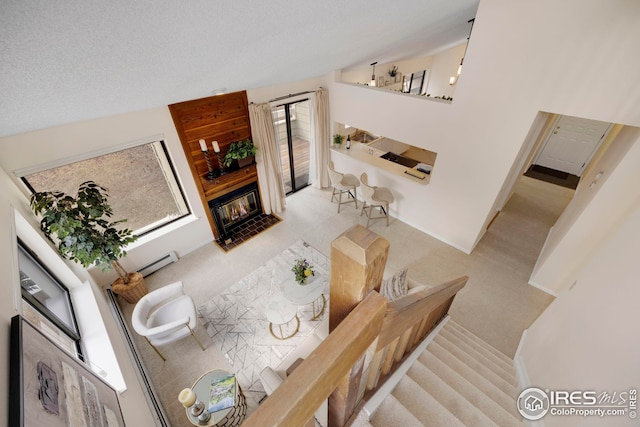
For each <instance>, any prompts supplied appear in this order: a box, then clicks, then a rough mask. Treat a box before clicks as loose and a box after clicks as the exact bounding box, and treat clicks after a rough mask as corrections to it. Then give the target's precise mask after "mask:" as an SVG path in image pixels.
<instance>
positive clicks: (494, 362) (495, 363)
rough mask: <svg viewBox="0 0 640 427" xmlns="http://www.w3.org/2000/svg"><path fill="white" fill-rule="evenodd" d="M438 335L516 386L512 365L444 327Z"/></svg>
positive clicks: (516, 381)
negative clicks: (506, 363)
mask: <svg viewBox="0 0 640 427" xmlns="http://www.w3.org/2000/svg"><path fill="white" fill-rule="evenodd" d="M440 335H441V337H442V338H446V339H447V340H448V341H450V342H452V343H453V344H455V345H456V346H457V347H459V348H460V349H461V350H463V351H464V352H466V353H469V355H470V356H471V357H473V358H474V359H476V360H477V361H478V362H480V363H482V364H483V365H484V366H486V367H487V368H490V369H491V370H492V371H493V372H495V373H496V374H497V375H499V376H500V377H501V378H502V379H504V380H505V381H506V382H508V383H510V384H511V385H513V386H514V387H517V386H518V380H517V378H516V372H515V369H513V367H512V366H508V365H505V363H504V362H502V361H501V360H499V359H497V358H495V357H494V356H493V355H492V354H491V353H487V352H486V351H484V350H483V349H481V348H478V347H477V346H476V345H474V344H473V343H470V342H469V340H466V339H464V338H460V336H459V335H457V334H456V333H454V332H452V331H449V330H447V329H446V328H445V329H443V330H442V331H441V332H440Z"/></svg>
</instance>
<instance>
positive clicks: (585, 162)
mask: <svg viewBox="0 0 640 427" xmlns="http://www.w3.org/2000/svg"><path fill="white" fill-rule="evenodd" d="M563 117H574V118H577V119H584V118H583V117H575V116H567V115H566V114H558V117H556V119H555V121H554V122H553V125H552V126H551V128H550V129H549V131H548V132H547V135H546V136H545V137H544V144H542V145H541V146H540V148H539V149H538V152H537V154H536V156H535V158H534V159H533V162H532V164H534V165H537V164H538V160H539V159H540V156H541V155H542V153H543V152H544V149H545V148H546V146H547V144H548V143H549V140H550V139H551V136H552V135H553V130H554V129H556V127H557V126H558V122H560V120H561V119H562V118H563ZM584 120H591V119H584ZM612 128H613V123H609V125H608V126H607V128H606V129H605V131H604V133H603V134H602V136H601V137H600V140H599V141H598V143H597V144H596V145H595V146H594V147H593V150H591V153H589V156H587V158H586V160H585V161H584V163H583V164H582V167H580V170H579V171H578V173H577V175H576V176H578V177H582V173H583V172H584V170H585V169H586V167H587V166H588V165H589V163H590V162H591V159H593V156H595V154H596V153H597V152H598V149H600V146H601V145H602V143H603V142H604V141H605V140H606V139H607V136H608V135H609V132H611V129H612Z"/></svg>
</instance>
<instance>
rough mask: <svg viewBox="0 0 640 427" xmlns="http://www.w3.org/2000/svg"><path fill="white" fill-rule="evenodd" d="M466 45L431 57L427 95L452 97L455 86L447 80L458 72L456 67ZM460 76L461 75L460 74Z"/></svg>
mask: <svg viewBox="0 0 640 427" xmlns="http://www.w3.org/2000/svg"><path fill="white" fill-rule="evenodd" d="M466 45H467V44H466V43H463V44H461V45H458V46H455V47H452V48H451V49H447V50H445V51H443V52H440V53H439V54H437V55H435V56H434V57H433V64H432V65H431V73H430V75H429V86H428V87H427V93H428V94H430V95H431V96H440V97H442V96H449V97H453V96H454V93H455V89H456V85H450V84H449V78H450V77H452V76H455V75H456V73H457V72H458V66H459V65H460V60H461V59H462V56H463V55H464V49H465V46H466ZM462 72H463V73H464V66H463V69H462ZM460 75H462V73H461V74H460Z"/></svg>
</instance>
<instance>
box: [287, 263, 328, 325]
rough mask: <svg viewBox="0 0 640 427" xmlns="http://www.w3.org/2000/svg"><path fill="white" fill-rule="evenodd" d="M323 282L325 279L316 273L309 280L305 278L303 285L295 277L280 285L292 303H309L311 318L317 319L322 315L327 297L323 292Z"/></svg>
mask: <svg viewBox="0 0 640 427" xmlns="http://www.w3.org/2000/svg"><path fill="white" fill-rule="evenodd" d="M325 284H326V281H325V280H324V279H323V277H322V276H320V275H318V274H316V275H315V276H311V280H309V279H307V282H306V283H305V284H304V285H300V284H299V283H298V282H296V281H295V279H290V280H287V281H286V282H284V284H283V285H282V294H283V295H284V297H285V298H286V299H287V300H288V301H289V302H291V303H292V304H295V305H306V304H311V305H312V308H313V317H312V318H311V320H317V319H318V318H319V317H320V316H322V314H323V313H324V309H325V306H326V305H327V299H326V297H325V296H324V293H323V292H324V287H325ZM320 299H322V303H321V305H319V304H320V302H319V301H320ZM317 305H318V306H317Z"/></svg>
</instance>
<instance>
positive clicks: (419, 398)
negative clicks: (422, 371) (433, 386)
mask: <svg viewBox="0 0 640 427" xmlns="http://www.w3.org/2000/svg"><path fill="white" fill-rule="evenodd" d="M391 394H392V395H393V396H394V397H395V398H396V399H398V401H399V402H402V404H403V405H404V407H406V408H407V410H408V411H409V412H411V413H412V414H413V416H415V417H416V418H417V419H419V420H420V421H421V422H422V424H424V425H425V426H426V427H431V426H447V427H458V426H460V427H462V426H464V425H465V424H464V423H463V422H462V421H461V420H460V419H458V418H457V417H456V416H455V415H454V414H453V413H451V412H450V411H449V410H448V409H447V408H446V407H445V406H443V405H442V404H441V403H440V402H439V401H438V399H436V398H435V397H434V396H433V395H432V394H431V393H430V392H428V391H426V390H425V389H424V388H422V387H421V386H420V384H418V383H416V382H415V381H414V380H413V379H411V378H410V377H408V376H404V377H403V378H402V379H401V380H400V382H399V383H398V385H397V386H396V388H395V389H394V390H393V392H392V393H391ZM389 425H394V426H395V425H398V426H399V425H400V424H389Z"/></svg>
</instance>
